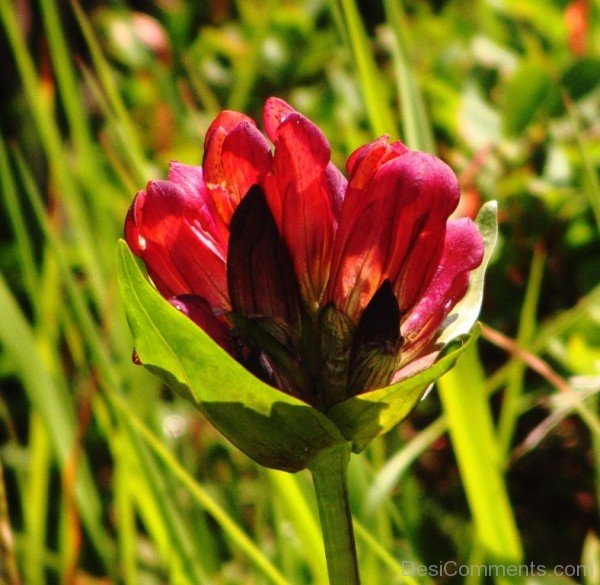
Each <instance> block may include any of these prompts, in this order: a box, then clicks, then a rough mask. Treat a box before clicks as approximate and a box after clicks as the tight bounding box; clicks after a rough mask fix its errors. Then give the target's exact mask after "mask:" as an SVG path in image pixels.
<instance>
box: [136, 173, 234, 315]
mask: <svg viewBox="0 0 600 585" xmlns="http://www.w3.org/2000/svg"><path fill="white" fill-rule="evenodd" d="M207 205H209V203H207V195H206V193H205V192H204V191H202V190H201V191H200V192H198V191H190V190H188V189H184V188H183V187H182V186H180V184H178V183H176V182H173V181H151V182H150V183H148V187H147V189H146V191H141V192H140V193H138V195H137V197H136V199H135V200H134V202H133V204H132V206H131V208H130V210H129V213H128V216H127V220H126V223H125V239H126V240H127V243H128V244H129V245H130V247H131V249H132V250H133V251H134V253H135V254H137V255H138V256H139V257H140V258H142V260H144V262H145V264H146V266H147V268H148V273H149V275H150V277H151V278H152V280H153V282H154V283H155V285H156V287H157V288H158V290H159V291H160V292H161V294H162V295H163V296H165V297H166V298H169V297H172V296H177V295H181V294H196V295H199V296H201V297H203V298H205V299H206V300H207V301H208V302H209V303H210V305H211V306H212V307H214V308H221V309H223V310H228V309H229V299H228V298H227V293H226V291H227V287H226V274H225V268H226V258H225V255H226V241H223V239H222V231H220V230H215V229H214V227H215V224H214V222H212V221H209V219H210V217H211V215H210V211H209V210H207Z"/></svg>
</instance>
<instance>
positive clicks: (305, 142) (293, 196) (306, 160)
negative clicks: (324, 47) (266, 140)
mask: <svg viewBox="0 0 600 585" xmlns="http://www.w3.org/2000/svg"><path fill="white" fill-rule="evenodd" d="M329 158H330V149H329V144H328V142H327V140H326V138H325V136H323V134H322V133H321V131H320V130H319V129H318V128H317V127H316V126H315V125H314V124H313V123H312V122H310V121H309V120H308V119H307V118H305V117H304V116H302V115H301V114H298V113H297V112H292V113H289V114H288V115H286V116H285V118H284V119H283V121H282V122H281V124H279V126H278V128H277V138H276V140H275V155H274V161H273V175H272V176H270V177H267V182H266V183H265V186H266V194H267V200H268V202H269V207H270V208H271V209H272V210H273V215H274V217H275V220H276V221H277V224H278V227H279V230H280V233H281V234H282V236H283V239H284V241H285V243H286V245H287V247H288V250H289V252H290V256H291V257H292V262H293V265H294V268H295V271H296V274H297V276H298V280H299V284H300V291H301V294H302V297H303V298H304V300H305V301H306V303H307V304H308V306H309V307H310V308H311V309H313V310H314V309H316V308H317V307H318V305H319V302H320V300H321V295H322V292H323V289H324V287H325V284H326V282H327V279H328V277H329V264H330V259H331V247H332V243H333V235H334V216H333V211H332V203H331V201H332V197H331V195H330V193H329V190H330V188H331V185H335V186H336V187H335V188H336V189H339V188H340V185H342V186H343V181H341V180H340V179H339V177H335V176H333V175H332V172H331V171H329V172H328V171H327V168H328V165H329Z"/></svg>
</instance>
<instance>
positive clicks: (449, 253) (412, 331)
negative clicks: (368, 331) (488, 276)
mask: <svg viewBox="0 0 600 585" xmlns="http://www.w3.org/2000/svg"><path fill="white" fill-rule="evenodd" d="M482 260H483V240H482V238H481V234H480V233H479V231H478V230H477V227H476V226H475V224H474V223H473V222H472V221H471V220H470V219H466V218H465V219H457V220H453V221H449V222H448V224H447V228H446V237H445V240H444V250H443V253H442V257H441V260H440V262H439V265H438V266H437V270H436V273H435V276H434V277H433V279H432V280H431V282H430V283H429V286H428V287H427V289H426V290H425V292H424V294H423V295H422V297H421V299H420V300H419V301H418V302H417V304H416V305H415V306H414V307H413V308H412V310H411V311H410V313H409V314H408V315H407V316H406V318H405V319H404V321H403V323H402V327H401V331H402V335H403V336H404V338H405V340H406V345H405V347H404V354H403V356H402V362H403V363H405V362H407V361H410V360H411V359H414V357H415V356H417V355H419V354H420V353H421V351H422V350H423V349H424V348H425V347H427V345H428V344H429V343H430V342H431V341H432V340H433V339H434V337H435V335H436V333H437V331H438V329H439V327H440V325H441V324H442V322H443V321H444V319H445V318H446V317H447V316H448V314H449V313H450V311H451V310H452V308H453V307H454V306H455V305H456V303H458V301H460V299H462V297H463V296H464V295H465V293H466V292H467V288H468V286H469V273H470V272H471V271H472V270H474V269H475V268H477V267H478V266H479V265H480V264H481V261H482Z"/></svg>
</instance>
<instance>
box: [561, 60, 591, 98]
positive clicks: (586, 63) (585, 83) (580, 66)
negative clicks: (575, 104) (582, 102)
mask: <svg viewBox="0 0 600 585" xmlns="http://www.w3.org/2000/svg"><path fill="white" fill-rule="evenodd" d="M560 85H561V86H562V87H563V88H564V89H565V90H566V91H567V92H568V94H569V96H570V97H571V99H573V100H579V99H581V98H583V97H585V96H586V95H588V94H590V93H591V92H592V91H594V90H596V89H597V88H598V86H599V85H600V59H599V58H598V57H583V58H582V59H579V60H577V61H575V63H573V64H572V65H571V66H570V67H568V68H567V69H566V71H565V72H564V73H563V75H562V77H561V79H560Z"/></svg>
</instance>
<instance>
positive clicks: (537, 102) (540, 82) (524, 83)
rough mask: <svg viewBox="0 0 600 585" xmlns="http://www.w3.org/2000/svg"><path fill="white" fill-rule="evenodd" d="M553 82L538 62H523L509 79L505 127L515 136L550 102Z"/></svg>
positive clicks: (505, 105) (509, 133)
mask: <svg viewBox="0 0 600 585" xmlns="http://www.w3.org/2000/svg"><path fill="white" fill-rule="evenodd" d="M552 89H553V87H552V82H551V81H550V77H549V76H548V74H547V73H546V72H545V71H544V70H543V69H542V68H541V67H540V66H539V65H538V64H537V63H523V64H522V65H521V66H520V67H519V68H518V69H517V71H516V72H515V73H514V75H513V76H512V78H511V79H510V80H509V82H508V84H507V86H506V87H505V92H504V104H503V105H504V107H503V108H502V109H503V112H504V115H503V127H504V131H505V132H506V134H507V135H508V136H515V135H517V134H519V133H521V132H523V130H525V128H527V126H529V124H530V123H531V122H532V121H533V120H534V119H535V117H536V116H537V114H538V112H539V110H540V109H541V108H542V107H544V106H546V105H547V104H548V103H549V99H550V96H551V94H552Z"/></svg>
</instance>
